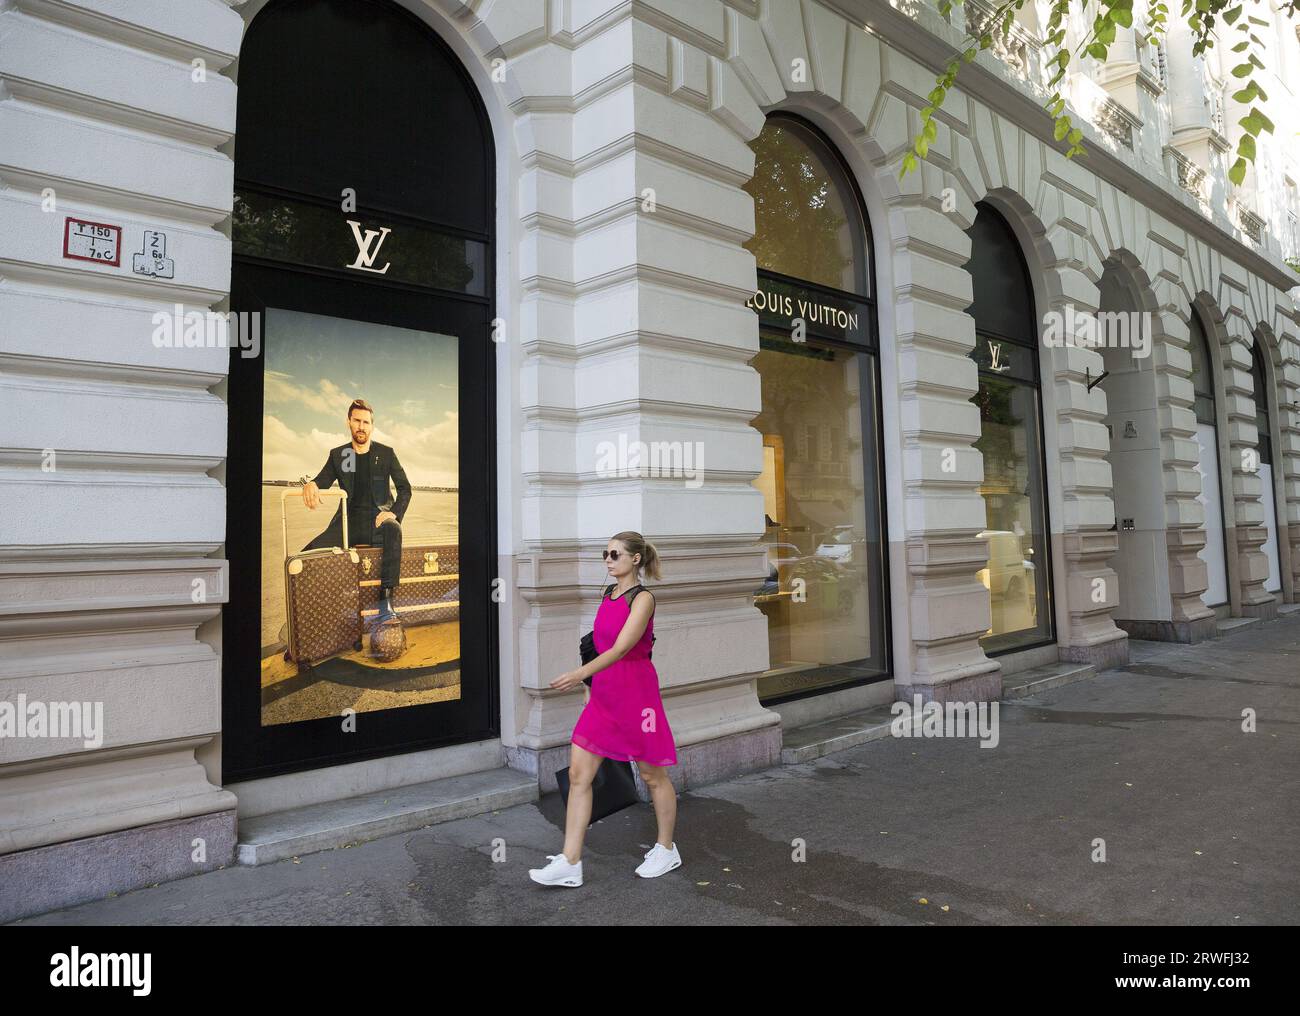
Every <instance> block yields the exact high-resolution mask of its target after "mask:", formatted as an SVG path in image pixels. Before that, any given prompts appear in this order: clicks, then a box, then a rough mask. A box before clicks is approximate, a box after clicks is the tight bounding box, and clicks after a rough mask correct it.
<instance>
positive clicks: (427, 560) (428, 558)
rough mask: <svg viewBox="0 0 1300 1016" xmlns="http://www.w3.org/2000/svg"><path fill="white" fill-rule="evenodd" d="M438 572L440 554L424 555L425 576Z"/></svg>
mask: <svg viewBox="0 0 1300 1016" xmlns="http://www.w3.org/2000/svg"><path fill="white" fill-rule="evenodd" d="M437 570H438V554H437V552H436V551H434V552H433V553H431V554H425V555H424V574H426V575H432V574H434V573H435V572H436V571H437Z"/></svg>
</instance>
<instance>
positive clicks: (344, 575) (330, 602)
mask: <svg viewBox="0 0 1300 1016" xmlns="http://www.w3.org/2000/svg"><path fill="white" fill-rule="evenodd" d="M334 493H337V494H338V496H339V497H341V498H342V499H343V546H342V547H324V548H321V549H319V550H305V551H301V552H299V553H297V554H291V553H289V523H288V517H287V514H286V510H285V502H286V501H287V500H288V499H289V498H291V497H297V498H301V497H302V491H300V490H298V491H295V490H286V491H285V492H284V493H283V494H282V495H281V497H280V527H281V530H282V531H283V535H284V589H285V615H286V616H287V617H288V619H289V648H288V650H287V651H286V655H287V656H288V657H289V658H290V659H291V660H293V661H294V662H295V663H298V664H301V665H304V666H310V665H311V664H313V663H319V662H320V661H321V660H325V659H328V658H329V657H331V656H336V655H338V654H339V653H343V652H347V651H348V650H349V649H355V648H358V646H359V644H360V641H361V613H360V604H359V597H358V590H357V572H358V568H359V564H360V556H359V555H358V553H357V551H356V550H355V549H349V547H348V511H347V507H348V506H347V494H346V493H344V492H343V491H341V490H340V491H337V492H336V491H332V490H331V491H325V490H323V491H321V494H322V496H323V495H326V494H334Z"/></svg>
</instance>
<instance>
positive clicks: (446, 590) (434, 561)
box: [354, 543, 460, 626]
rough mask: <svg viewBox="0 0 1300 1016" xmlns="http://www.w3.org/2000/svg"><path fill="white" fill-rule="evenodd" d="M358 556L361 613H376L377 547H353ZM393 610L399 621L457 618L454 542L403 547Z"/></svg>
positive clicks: (379, 557) (414, 622)
mask: <svg viewBox="0 0 1300 1016" xmlns="http://www.w3.org/2000/svg"><path fill="white" fill-rule="evenodd" d="M354 549H355V550H356V552H357V553H358V555H360V559H361V567H360V573H359V574H360V605H361V617H362V619H363V620H369V619H371V618H373V617H375V616H377V615H378V613H379V575H380V570H381V566H382V564H383V556H384V555H383V550H382V548H380V547H356V548H354ZM398 574H399V576H400V580H399V582H398V584H397V588H396V589H395V590H394V591H393V598H392V602H393V610H394V611H396V613H397V616H398V617H399V618H401V619H402V624H404V625H407V626H411V625H421V624H437V623H439V622H441V621H456V620H459V619H460V546H459V545H458V544H455V543H447V544H428V545H425V546H416V547H403V548H402V564H401V568H400V570H399V572H398Z"/></svg>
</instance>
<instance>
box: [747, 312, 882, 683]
mask: <svg viewBox="0 0 1300 1016" xmlns="http://www.w3.org/2000/svg"><path fill="white" fill-rule="evenodd" d="M761 347H762V348H761V349H760V351H759V353H758V355H757V356H756V357H755V358H754V360H753V363H754V366H755V367H756V368H757V369H758V372H759V374H760V376H761V378H762V389H763V412H762V413H761V414H760V415H759V416H757V417H755V418H754V421H753V426H754V427H755V428H757V429H758V430H759V432H760V433H761V434H762V435H763V472H762V474H761V475H760V476H759V477H758V478H757V479H756V480H755V481H754V485H755V486H756V487H758V488H759V489H760V490H761V491H762V492H763V503H764V510H765V513H766V521H767V533H766V537H765V540H766V543H767V545H768V576H767V581H766V582H765V583H764V584H763V586H762V587H761V588H759V589H758V590H756V591H755V595H754V602H755V604H756V605H757V606H758V608H759V609H760V610H761V611H762V612H763V613H764V614H765V615H766V616H767V622H768V624H767V633H768V652H769V655H770V661H769V665H770V669H769V671H768V673H767V674H766V675H765V676H764V677H762V678H760V680H759V682H758V692H759V696H760V697H761V698H764V699H770V698H774V697H777V696H783V695H789V694H793V693H798V692H805V691H810V690H813V689H823V688H829V687H833V686H835V685H839V684H844V683H847V682H852V681H859V680H861V679H863V678H865V677H874V676H877V675H879V674H881V673H883V672H884V670H885V658H884V644H885V629H884V622H883V617H884V613H883V610H884V606H883V605H884V601H883V596H882V590H881V563H880V562H881V548H880V520H879V510H878V492H879V483H880V479H879V475H878V468H877V464H876V462H877V460H876V437H875V434H876V406H875V390H876V389H875V374H874V370H875V361H874V358H873V357H871V356H870V355H868V354H865V353H851V352H847V351H844V350H830V349H819V348H816V347H814V346H810V345H807V344H803V343H794V342H791V341H789V340H788V339H785V338H784V337H781V336H778V335H773V334H769V333H764V335H763V337H762V340H761Z"/></svg>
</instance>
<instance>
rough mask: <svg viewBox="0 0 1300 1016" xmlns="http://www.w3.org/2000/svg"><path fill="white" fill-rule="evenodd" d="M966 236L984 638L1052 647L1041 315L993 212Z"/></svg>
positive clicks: (1016, 249)
mask: <svg viewBox="0 0 1300 1016" xmlns="http://www.w3.org/2000/svg"><path fill="white" fill-rule="evenodd" d="M976 209H977V214H976V216H975V221H974V223H972V225H971V227H970V229H969V230H968V231H967V234H968V235H969V236H970V238H971V256H970V261H968V262H967V264H966V270H967V271H969V272H970V273H971V284H972V289H973V296H974V302H973V303H972V304H971V306H970V307H969V308H968V309H967V312H968V313H969V314H970V315H971V316H972V317H973V318H974V319H975V347H974V349H972V350H971V358H972V359H974V361H975V363H976V364H977V365H978V366H979V391H978V393H977V394H976V395H975V397H974V399H973V401H974V402H975V404H976V405H978V406H979V410H980V439H979V441H977V442H976V444H975V447H976V448H978V449H979V450H980V453H981V454H982V455H983V456H984V482H983V484H982V485H981V486H980V493H981V494H982V495H983V496H984V508H985V514H986V518H987V523H986V527H985V529H984V531H983V532H981V533H980V537H981V539H984V540H987V541H988V545H989V563H988V566H987V567H986V568H984V569H982V570H981V571H980V581H981V582H983V584H984V586H985V587H986V588H987V589H988V590H989V600H990V606H991V613H992V624H991V625H990V627H989V630H988V632H987V633H986V634H985V635H984V637H983V639H981V645H983V646H984V649H985V651H986V652H988V653H990V654H993V653H999V652H1006V651H1008V650H1012V649H1026V648H1029V647H1031V646H1035V645H1042V644H1046V643H1049V642H1051V641H1052V639H1053V637H1054V636H1053V624H1052V612H1051V593H1052V579H1051V561H1050V559H1049V553H1048V544H1047V532H1048V529H1047V488H1046V483H1045V475H1046V468H1045V464H1044V460H1043V436H1042V400H1041V397H1040V392H1039V372H1038V316H1037V314H1035V312H1034V297H1033V289H1032V284H1031V282H1030V278H1029V269H1028V267H1027V266H1026V264H1025V258H1024V254H1023V252H1022V251H1021V249H1020V244H1019V242H1017V240H1016V237H1015V234H1014V233H1013V232H1012V231H1011V227H1010V226H1009V225H1007V222H1006V220H1005V219H1003V218H1002V216H1001V215H999V214H998V213H997V212H996V211H995V210H994V209H993V208H992V207H991V206H989V205H986V204H983V203H981V204H979V205H977V206H976Z"/></svg>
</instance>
